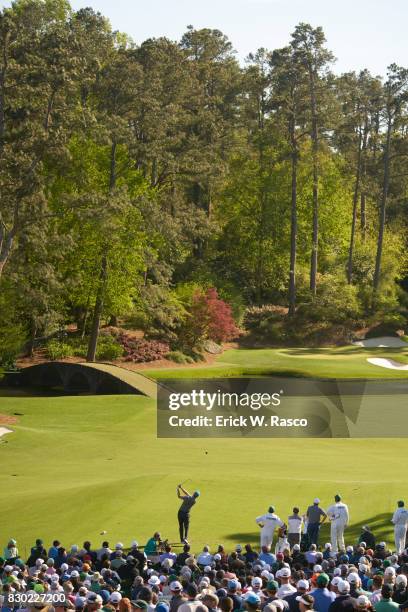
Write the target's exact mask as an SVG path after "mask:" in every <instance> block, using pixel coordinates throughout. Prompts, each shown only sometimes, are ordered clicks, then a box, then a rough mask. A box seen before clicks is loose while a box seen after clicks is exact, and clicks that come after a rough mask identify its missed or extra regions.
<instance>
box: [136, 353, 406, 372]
mask: <svg viewBox="0 0 408 612" xmlns="http://www.w3.org/2000/svg"><path fill="white" fill-rule="evenodd" d="M368 357H385V358H388V359H393V360H394V361H398V362H401V363H408V347H407V348H362V347H358V346H344V347H336V348H315V349H314V348H280V349H236V350H229V351H225V352H224V353H223V354H222V355H220V356H219V357H218V358H217V360H216V362H215V364H214V365H212V366H211V367H197V368H194V369H192V368H166V369H161V370H155V369H151V370H144V373H146V374H148V375H149V376H152V377H154V378H160V377H168V378H190V377H194V376H196V377H201V376H202V377H206V378H209V377H218V376H221V377H222V376H248V375H252V376H256V375H258V376H264V375H273V374H280V375H286V376H308V377H309V376H315V377H329V378H330V377H333V378H336V377H337V378H343V377H344V378H408V372H407V371H405V372H404V371H398V370H389V369H387V368H381V367H378V366H374V365H372V364H370V363H368V362H367V358H368Z"/></svg>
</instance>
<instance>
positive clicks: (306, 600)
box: [296, 593, 314, 612]
mask: <svg viewBox="0 0 408 612" xmlns="http://www.w3.org/2000/svg"><path fill="white" fill-rule="evenodd" d="M296 599H297V602H298V604H299V610H300V612H306V611H309V610H313V609H314V608H313V606H314V599H313V597H312V595H310V593H305V594H304V595H299V596H298V597H297V598H296Z"/></svg>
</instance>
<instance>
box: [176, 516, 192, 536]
mask: <svg viewBox="0 0 408 612" xmlns="http://www.w3.org/2000/svg"><path fill="white" fill-rule="evenodd" d="M177 518H178V522H179V531H180V542H182V541H183V540H184V539H185V540H187V536H188V528H189V525H190V515H189V514H188V513H187V512H180V511H179V513H178V515H177Z"/></svg>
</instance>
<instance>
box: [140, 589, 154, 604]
mask: <svg viewBox="0 0 408 612" xmlns="http://www.w3.org/2000/svg"><path fill="white" fill-rule="evenodd" d="M152 595H153V593H152V590H151V589H149V587H147V586H144V587H142V588H141V589H140V591H139V593H138V596H137V597H138V599H143V601H145V602H146V603H151V601H152Z"/></svg>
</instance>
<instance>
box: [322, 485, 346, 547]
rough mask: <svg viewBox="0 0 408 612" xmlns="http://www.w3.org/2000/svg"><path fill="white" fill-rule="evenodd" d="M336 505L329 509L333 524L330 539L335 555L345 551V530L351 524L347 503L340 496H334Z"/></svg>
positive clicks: (328, 512) (328, 513)
mask: <svg viewBox="0 0 408 612" xmlns="http://www.w3.org/2000/svg"><path fill="white" fill-rule="evenodd" d="M334 502H335V503H334V504H332V505H331V506H330V508H328V509H327V516H328V517H329V520H330V522H331V529H330V539H331V545H332V549H333V552H334V553H337V552H338V551H339V550H345V545H344V530H345V528H346V527H347V525H348V522H349V518H350V516H349V511H348V507H347V505H346V504H345V503H343V502H342V501H341V497H340V495H335V496H334Z"/></svg>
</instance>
